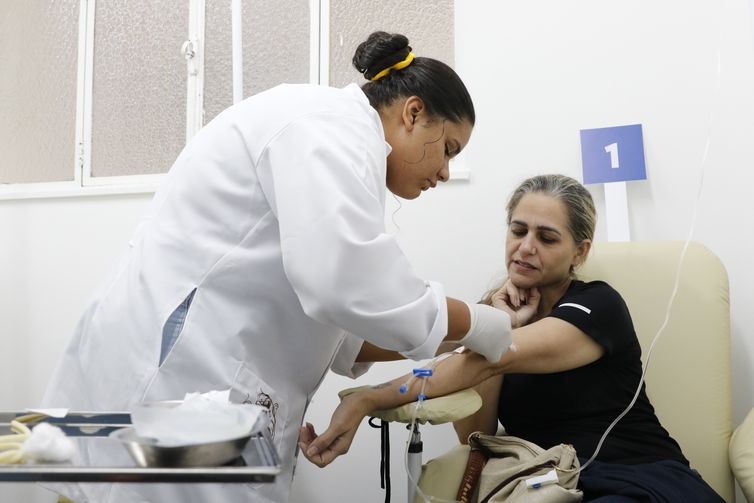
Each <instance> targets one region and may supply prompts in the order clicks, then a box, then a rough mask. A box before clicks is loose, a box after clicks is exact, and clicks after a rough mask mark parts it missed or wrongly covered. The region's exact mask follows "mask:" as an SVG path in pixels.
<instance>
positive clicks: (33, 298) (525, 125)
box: [0, 0, 754, 503]
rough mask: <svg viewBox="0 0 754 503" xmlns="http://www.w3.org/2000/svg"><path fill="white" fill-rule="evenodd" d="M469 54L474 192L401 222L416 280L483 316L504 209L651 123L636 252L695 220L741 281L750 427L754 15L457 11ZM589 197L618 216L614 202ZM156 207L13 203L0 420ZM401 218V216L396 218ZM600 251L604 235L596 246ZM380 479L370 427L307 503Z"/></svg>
mask: <svg viewBox="0 0 754 503" xmlns="http://www.w3.org/2000/svg"><path fill="white" fill-rule="evenodd" d="M456 39H457V47H456V67H457V69H458V70H459V72H460V73H461V75H462V76H463V78H464V79H465V80H466V82H467V84H468V85H469V88H470V91H471V93H472V95H473V97H474V100H475V103H476V107H477V114H478V120H477V127H476V131H475V133H474V136H473V137H472V141H471V143H470V145H469V147H468V152H467V153H466V163H467V165H468V166H469V167H470V168H471V170H472V175H471V179H470V180H469V181H457V182H451V183H449V184H447V185H446V186H443V187H441V188H439V189H437V190H435V191H433V192H431V193H426V194H425V195H423V196H422V197H421V198H420V199H419V200H418V201H412V202H404V203H403V205H402V207H401V209H400V210H399V211H398V213H397V214H396V215H395V217H394V219H395V221H396V222H397V224H398V226H399V229H398V230H397V235H398V239H399V240H400V242H401V245H402V246H403V248H404V250H405V251H406V253H407V255H408V256H409V258H410V259H411V260H412V262H413V263H414V265H415V267H416V269H417V271H418V272H419V273H420V274H422V275H424V276H426V277H427V278H432V279H437V280H440V281H441V282H443V283H444V284H445V286H446V288H447V291H448V293H449V294H450V295H454V296H456V297H459V298H463V299H466V300H469V301H473V300H475V299H476V298H477V297H478V296H479V295H480V293H481V292H482V291H483V290H485V289H486V287H487V286H488V284H489V282H490V280H491V278H493V277H494V276H496V275H497V274H499V273H500V272H501V258H502V255H503V248H502V244H503V230H504V214H503V207H504V203H505V200H506V198H507V196H508V194H509V192H510V190H511V189H512V188H513V187H514V186H515V185H516V183H518V182H519V181H520V180H521V179H522V178H524V177H526V176H529V175H531V174H535V173H542V172H562V173H566V174H569V175H571V176H574V177H577V178H580V177H581V173H580V162H581V159H580V150H579V134H578V132H579V129H582V128H594V127H603V126H614V125H624V124H634V123H641V124H642V125H643V127H644V146H645V151H646V160H647V174H648V177H649V179H648V180H647V181H641V182H630V183H629V184H628V197H629V201H630V205H631V231H632V237H633V239H635V240H651V239H685V237H686V235H687V233H688V231H689V228H690V225H691V217H692V213H693V209H694V207H695V205H697V204H698V220H697V223H696V229H695V232H694V239H695V240H697V241H699V242H701V243H703V244H705V245H706V246H707V247H709V248H710V249H712V250H713V251H714V252H715V253H717V254H718V255H719V256H720V258H721V259H722V260H723V263H724V264H725V266H726V267H727V269H728V272H729V275H730V286H731V301H732V306H731V307H732V312H731V315H732V321H733V323H732V330H733V334H732V335H733V365H734V367H733V379H734V390H733V391H734V410H733V413H734V422H735V423H738V422H739V421H740V420H741V419H743V417H744V415H745V414H746V412H747V411H748V410H749V409H750V408H751V407H752V406H754V371H752V364H753V363H754V339H752V338H751V337H749V336H748V333H747V331H746V328H747V327H751V326H754V310H752V309H751V308H750V306H752V305H754V291H753V290H752V288H751V283H752V279H754V277H752V273H751V268H750V265H749V258H750V257H752V256H754V218H753V217H752V210H751V209H750V207H749V198H750V192H751V186H752V185H754V183H753V182H754V172H753V171H752V165H751V164H752V162H751V159H752V158H753V157H754V141H752V138H754V72H753V71H752V70H753V69H754V65H753V63H754V43H753V42H752V29H751V13H750V7H749V2H748V0H725V1H721V0H706V1H702V0H693V1H681V0H665V1H663V2H657V1H655V0H631V1H629V0H613V1H605V0H578V1H571V2H561V1H558V0H540V1H536V0H529V1H527V2H492V1H488V2H457V3H456ZM718 56H719V57H720V71H719V72H718ZM707 138H709V139H710V147H709V154H708V156H707V159H706V163H705V164H704V166H703V167H704V173H705V177H704V185H703V188H702V191H701V196H700V198H699V200H698V203H697V188H698V186H699V181H700V178H701V171H702V158H703V154H704V149H705V144H706V141H707ZM591 189H592V192H593V194H594V195H595V199H596V201H597V203H598V207H599V210H600V214H601V215H604V197H603V196H602V190H601V187H599V186H593V187H591ZM147 201H148V197H147V196H111V197H98V198H81V199H75V198H73V199H70V198H69V199H49V200H36V201H35V200H30V201H6V202H0V320H2V321H0V334H2V336H3V339H2V340H3V342H4V348H3V350H2V351H0V378H1V379H2V380H1V381H0V390H1V391H0V409H14V408H19V407H25V406H28V405H30V404H33V403H35V402H36V401H37V400H38V399H39V398H40V397H41V393H42V391H43V389H44V384H45V382H46V380H47V377H48V376H49V373H50V371H51V368H50V367H51V366H52V365H53V364H54V361H55V360H56V357H57V355H58V354H59V352H60V351H61V350H62V347H63V345H64V343H65V340H66V338H67V337H68V336H69V334H70V333H71V331H72V329H73V326H74V324H75V322H76V319H77V317H78V315H79V313H80V312H81V310H82V309H83V307H84V305H85V302H86V299H87V297H88V296H89V295H90V294H91V293H92V292H93V291H94V289H95V288H96V286H97V285H98V284H99V281H100V280H101V278H102V277H103V275H104V274H105V272H106V271H107V270H108V268H109V267H110V266H111V265H112V264H113V263H114V262H115V261H116V260H117V258H118V256H119V254H120V252H121V250H122V249H123V247H124V246H125V244H126V242H127V240H128V238H129V236H130V234H131V232H132V230H133V228H134V226H135V225H136V222H137V221H138V219H139V217H140V215H141V213H142V212H143V210H144V208H145V205H146V202H147ZM390 205H391V208H390V211H389V213H391V212H392V210H393V209H394V207H395V206H396V205H395V203H393V202H392V201H391V203H390ZM390 220H391V219H390V218H388V221H390ZM389 227H390V228H391V229H393V230H395V229H394V226H393V224H392V223H390V224H389ZM604 236H605V229H604V224H600V226H599V227H598V236H597V237H598V239H604ZM648 287H651V286H649V285H648ZM658 350H661V347H660V348H659V349H658ZM411 366H412V365H411V364H410V363H393V364H383V365H379V366H377V367H376V368H374V369H373V370H371V371H370V372H369V373H368V374H367V376H365V377H364V378H362V379H361V380H359V381H358V382H356V383H354V382H353V381H349V380H347V379H344V378H341V377H339V376H334V375H332V376H329V377H328V378H327V379H326V380H325V381H324V383H323V385H322V388H321V390H320V392H319V393H318V395H317V397H316V398H315V400H314V402H313V403H312V405H311V408H310V410H309V413H308V415H307V420H309V421H311V422H312V423H314V424H315V425H316V427H317V428H318V429H319V430H321V429H323V428H324V427H325V426H326V425H327V422H328V420H329V414H330V412H331V411H332V410H333V409H334V408H335V405H336V403H337V397H336V392H337V391H338V390H340V389H342V388H345V387H349V386H354V385H357V384H363V383H377V382H382V381H384V380H387V379H389V378H392V377H394V376H395V375H397V374H398V373H401V372H403V371H405V370H407V369H409V368H410V367H411ZM422 431H423V436H424V439H425V444H426V445H425V457H430V456H434V455H437V454H439V453H440V452H442V451H444V450H445V449H447V448H448V447H449V446H451V445H452V444H453V443H454V437H453V434H452V432H451V430H450V428H449V427H447V426H440V427H425V428H424V429H423V430H422ZM392 433H393V442H392V453H393V456H392V466H393V470H392V471H393V501H397V502H399V501H402V495H403V488H404V486H405V475H404V470H403V469H402V468H401V465H402V455H401V452H400V451H401V449H402V446H403V445H404V440H405V438H406V433H407V432H406V430H405V429H403V428H401V427H400V426H397V425H395V426H393V427H392ZM378 469H379V434H378V432H377V431H376V430H371V429H370V428H368V427H367V426H366V425H365V426H364V427H363V428H362V429H361V430H360V431H359V433H358V434H357V436H356V439H355V442H354V445H353V447H352V452H351V453H350V454H349V455H348V456H346V457H344V458H342V459H340V460H338V461H336V462H335V463H334V464H333V465H331V466H330V467H328V468H326V469H324V470H320V469H318V468H316V467H314V466H313V465H311V464H309V463H308V462H307V461H306V460H304V459H303V458H302V460H301V462H300V464H299V467H298V471H297V479H296V481H295V482H294V489H293V501H296V502H302V503H303V502H315V503H316V502H325V501H328V502H329V501H363V502H378V501H382V500H383V495H382V493H381V491H379V471H378ZM32 492H33V493H34V494H36V495H37V496H36V497H37V498H38V501H48V498H45V497H44V496H42V492H41V490H34V491H32V490H30V489H29V488H28V486H18V485H16V486H9V485H5V486H3V485H0V495H2V496H3V498H2V499H3V500H4V501H6V500H19V501H20V500H22V499H23V500H25V501H30V500H31V495H30V494H31V493H32ZM14 495H17V497H16V498H14V497H13V496H14ZM22 495H23V498H22Z"/></svg>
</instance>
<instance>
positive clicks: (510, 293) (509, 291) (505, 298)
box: [492, 279, 540, 328]
mask: <svg viewBox="0 0 754 503" xmlns="http://www.w3.org/2000/svg"><path fill="white" fill-rule="evenodd" d="M539 300H540V295H539V290H537V288H536V287H533V288H528V289H523V288H518V287H517V286H516V285H514V284H513V283H511V280H510V279H508V280H506V281H505V283H504V284H503V286H502V287H500V289H499V290H498V291H497V292H495V293H494V294H493V295H492V307H496V308H498V309H501V310H503V311H505V312H506V313H508V314H509V315H510V317H511V326H512V327H513V328H519V327H523V326H524V325H527V324H528V323H529V322H530V321H531V320H532V318H533V317H534V315H535V314H537V308H538V307H539Z"/></svg>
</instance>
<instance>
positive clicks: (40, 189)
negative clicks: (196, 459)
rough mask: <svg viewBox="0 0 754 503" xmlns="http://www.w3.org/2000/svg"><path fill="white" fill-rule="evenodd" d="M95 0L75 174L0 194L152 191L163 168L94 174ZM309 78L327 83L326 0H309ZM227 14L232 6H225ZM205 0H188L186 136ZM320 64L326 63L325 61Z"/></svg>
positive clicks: (8, 187)
mask: <svg viewBox="0 0 754 503" xmlns="http://www.w3.org/2000/svg"><path fill="white" fill-rule="evenodd" d="M96 3H97V0H80V7H79V9H80V11H79V36H78V58H77V82H76V125H75V127H76V135H75V142H76V148H75V155H74V159H72V162H71V169H72V170H73V180H70V181H63V182H35V183H8V184H0V200H9V199H37V198H51V197H80V196H90V195H92V196H94V195H106V194H138V193H151V192H154V191H155V190H156V188H157V187H158V186H159V184H160V181H161V180H162V179H163V178H164V176H165V174H164V173H160V174H148V175H123V176H92V155H91V152H92V94H93V83H94V72H93V66H94V18H95V9H96ZM309 13H310V28H311V29H310V39H309V47H310V51H309V81H310V82H311V83H314V84H323V85H327V81H328V66H327V62H328V60H329V58H328V54H329V43H328V38H327V34H328V33H329V30H328V27H329V0H309ZM228 15H230V12H228ZM204 29H205V0H189V20H188V38H187V43H189V42H190V43H191V44H193V50H194V56H193V57H191V58H189V57H187V64H186V89H187V97H186V140H187V141H188V140H189V139H190V138H191V137H193V136H194V134H196V132H197V131H199V129H201V127H202V125H203V122H204ZM323 65H324V66H323Z"/></svg>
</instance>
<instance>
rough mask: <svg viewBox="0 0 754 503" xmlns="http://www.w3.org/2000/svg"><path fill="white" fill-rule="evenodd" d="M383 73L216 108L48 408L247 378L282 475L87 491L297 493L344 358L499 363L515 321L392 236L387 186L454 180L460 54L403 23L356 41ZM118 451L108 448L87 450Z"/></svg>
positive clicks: (153, 210)
mask: <svg viewBox="0 0 754 503" xmlns="http://www.w3.org/2000/svg"><path fill="white" fill-rule="evenodd" d="M353 64H354V66H355V67H356V68H357V69H358V70H359V72H361V73H362V74H363V75H364V76H365V77H366V79H368V80H369V82H367V83H366V84H365V85H364V86H363V87H361V88H359V87H358V86H356V85H355V84H352V85H349V86H347V87H345V88H343V89H335V88H328V87H319V86H312V85H281V86H278V87H276V88H274V89H271V90H269V91H266V92H263V93H260V94H258V95H255V96H252V97H250V98H248V99H246V100H245V101H243V102H241V103H238V104H236V105H234V106H232V107H230V108H228V109H227V110H225V111H224V112H222V113H221V114H220V115H218V116H217V118H215V119H214V120H213V121H212V122H210V123H209V124H207V125H206V126H205V127H204V128H203V129H202V130H201V131H199V133H198V134H197V135H196V136H195V138H194V139H192V140H191V142H189V143H188V144H187V145H186V147H185V148H184V150H183V151H182V152H181V154H180V155H179V156H178V158H177V160H176V161H175V164H174V165H173V166H172V168H171V169H170V171H169V172H168V174H167V175H166V177H165V180H164V183H163V184H162V186H161V187H160V189H159V190H158V191H157V193H156V194H155V197H154V200H153V201H152V203H151V205H150V206H149V208H148V210H147V213H146V216H145V218H144V219H143V221H142V222H141V223H140V224H139V226H138V227H137V229H136V231H135V234H134V236H133V238H132V239H131V241H130V242H129V246H128V250H127V253H126V255H125V257H124V258H123V260H122V262H121V263H120V264H119V265H118V267H117V268H116V269H115V270H114V271H113V273H112V275H111V276H110V277H109V279H108V280H107V281H106V282H105V284H104V286H103V287H102V289H101V290H100V291H99V292H98V293H97V294H96V296H95V297H94V299H93V300H92V302H91V304H90V305H89V307H88V309H87V310H86V311H85V313H84V315H83V317H82V318H81V321H80V323H79V325H78V327H77V329H76V333H75V335H74V337H73V339H72V341H71V342H70V344H69V346H68V348H67V350H66V352H65V354H64V356H63V358H62V361H61V362H60V364H59V366H58V368H57V370H56V373H55V375H54V377H53V380H52V382H51V384H50V386H49V388H48V390H47V393H46V396H45V399H44V405H45V406H48V407H69V408H72V409H78V410H128V409H130V408H131V407H132V406H133V405H134V404H137V403H139V402H143V401H151V400H166V399H179V398H182V397H183V396H184V394H185V393H187V392H195V391H200V392H206V391H210V390H215V389H216V390H221V389H228V388H230V389H231V398H232V400H234V401H238V402H247V403H257V404H260V405H263V406H265V407H267V409H268V411H269V415H270V423H269V428H270V433H271V435H272V436H273V441H274V444H275V446H276V448H277V450H278V452H279V453H280V456H281V458H282V463H283V473H282V474H281V475H279V476H278V478H277V480H276V482H275V483H274V484H262V485H259V486H246V485H243V484H228V485H184V486H181V485H160V484H151V485H146V484H145V485H143V486H141V485H134V484H120V485H114V486H111V487H108V486H101V485H83V486H81V487H78V488H74V489H72V490H71V494H70V495H69V496H70V497H72V498H73V499H74V500H75V501H77V502H78V503H81V502H83V501H87V500H91V501H98V502H101V501H102V502H104V501H110V502H115V501H183V502H193V501H196V502H198V501H255V502H256V501H275V502H280V501H286V500H287V499H288V492H289V488H290V484H291V478H292V473H293V465H294V461H295V452H296V445H297V439H298V433H299V427H300V426H301V423H302V421H303V417H304V412H305V410H306V406H307V404H308V403H309V401H310V400H311V397H312V395H313V394H314V392H315V391H316V389H317V387H318V386H319V384H320V382H321V381H322V379H323V378H324V376H325V374H326V372H327V370H328V369H329V368H333V370H335V371H336V372H339V373H342V374H345V375H351V376H356V375H359V374H360V373H363V372H364V371H365V370H366V369H367V368H368V363H367V362H370V361H378V360H385V359H394V358H395V357H396V356H400V357H406V358H412V359H424V358H428V357H431V356H433V355H435V353H436V352H437V351H438V346H439V345H440V344H441V343H442V342H443V341H454V342H457V343H458V344H461V345H464V346H466V347H467V348H469V349H471V350H472V351H475V352H477V353H480V354H482V355H483V356H485V357H486V358H487V359H488V360H490V361H497V360H499V359H500V357H501V355H502V354H503V352H504V351H505V350H506V349H507V347H508V346H509V345H510V342H511V335H510V330H511V326H510V318H509V316H508V315H507V314H505V313H504V312H503V311H499V310H496V309H494V308H492V307H489V306H484V305H477V304H474V305H473V306H471V307H469V305H468V304H466V303H465V302H462V301H459V300H454V299H451V298H447V297H446V296H445V292H444V291H443V288H442V286H441V285H439V284H437V283H434V282H431V281H425V280H424V279H422V278H420V277H418V276H417V275H416V274H415V273H414V272H413V270H412V268H411V265H410V264H409V262H408V260H407V259H406V257H405V256H404V255H403V253H402V252H401V250H400V248H399V247H398V244H397V243H396V241H395V239H394V238H393V237H391V236H390V235H388V234H386V233H385V228H384V213H385V192H386V191H385V188H386V187H387V189H388V190H390V191H391V192H392V193H394V194H396V195H397V196H400V197H403V198H406V199H414V198H416V197H419V195H421V193H422V192H423V191H425V190H428V189H430V188H433V187H435V185H436V184H437V183H438V182H444V181H446V180H447V179H448V161H449V160H450V159H452V158H453V157H454V156H456V155H457V154H458V153H459V152H461V150H463V148H464V147H465V146H466V144H467V142H468V141H469V137H470V135H471V131H472V128H473V125H474V120H475V114H474V106H473V104H472V101H471V98H470V96H469V94H468V92H467V90H466V87H465V86H464V84H463V83H462V81H461V80H460V78H459V77H458V75H456V73H455V72H454V71H453V70H452V69H451V68H450V67H448V66H447V65H445V64H443V63H441V62H439V61H436V60H433V59H430V58H422V57H414V54H413V53H412V52H411V47H409V45H408V39H407V38H406V37H404V36H402V35H390V34H387V33H384V32H376V33H373V34H372V35H370V36H369V38H368V39H367V40H366V41H365V42H363V43H362V44H361V45H360V46H359V47H358V48H357V50H356V53H355V55H354V57H353ZM82 456H84V458H85V461H86V462H90V463H93V464H106V463H107V462H108V459H111V458H108V457H107V454H106V453H103V452H100V451H85V452H83V453H82Z"/></svg>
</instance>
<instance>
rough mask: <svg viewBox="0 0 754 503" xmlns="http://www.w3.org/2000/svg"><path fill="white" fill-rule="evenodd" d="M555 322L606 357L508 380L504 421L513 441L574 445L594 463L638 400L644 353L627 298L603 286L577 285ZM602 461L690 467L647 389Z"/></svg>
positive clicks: (573, 284) (500, 414)
mask: <svg viewBox="0 0 754 503" xmlns="http://www.w3.org/2000/svg"><path fill="white" fill-rule="evenodd" d="M548 316H551V317H554V318H560V319H561V320H564V321H566V322H568V323H571V324H572V325H574V326H576V327H577V328H579V329H580V330H581V331H582V332H584V333H585V334H587V335H588V336H589V337H591V338H592V339H594V340H595V341H596V342H597V343H598V344H599V345H600V346H602V347H603V348H604V350H605V352H604V355H603V356H602V357H601V358H600V359H599V360H597V361H595V362H593V363H590V364H589V365H586V366H584V367H580V368H576V369H572V370H568V371H565V372H557V373H554V374H506V375H505V377H504V379H503V387H502V389H501V392H500V402H499V405H498V418H499V419H500V422H501V423H502V425H503V426H504V427H505V430H506V432H507V433H508V434H510V435H514V436H517V437H521V438H524V439H526V440H529V441H532V442H534V443H536V444H539V445H540V446H542V447H544V448H549V447H551V446H553V445H557V444H561V443H564V444H571V445H573V446H574V448H575V449H576V453H577V454H578V456H579V457H581V458H589V457H591V456H592V454H593V453H594V450H595V448H596V447H597V443H598V442H599V439H600V437H601V436H602V434H603V433H604V432H605V430H606V429H607V427H608V426H609V425H610V423H612V422H613V420H614V419H615V418H616V417H618V415H619V414H620V413H621V412H622V411H623V410H624V409H625V408H626V406H627V405H628V404H629V403H630V402H631V399H632V398H633V395H634V393H636V386H637V384H638V383H639V379H640V378H641V371H642V367H641V347H640V346H639V341H638V339H637V338H636V332H635V331H634V326H633V322H632V321H631V315H630V314H629V312H628V308H627V307H626V304H625V302H624V301H623V298H622V297H621V296H620V294H619V293H618V292H617V291H615V290H614V289H613V288H612V287H611V286H610V285H608V284H607V283H605V282H603V281H593V282H590V283H585V282H583V281H572V282H571V285H570V286H569V288H568V291H567V292H566V293H565V295H563V297H562V298H561V299H560V300H559V301H558V302H556V303H555V308H554V309H553V310H552V312H551V313H550V314H549V315H548ZM597 459H598V460H601V461H608V462H617V463H626V464H636V463H650V462H654V461H659V460H668V459H669V460H676V461H680V462H682V463H684V464H686V465H688V461H687V460H686V458H685V457H684V455H683V453H682V452H681V449H680V447H679V446H678V443H677V442H676V441H675V440H673V439H672V438H671V437H670V435H669V434H668V432H667V431H666V430H665V429H664V428H663V427H662V425H660V422H659V420H658V419H657V416H656V415H655V412H654V408H653V407H652V404H651V403H649V399H648V398H647V394H646V387H645V386H642V389H641V393H640V394H639V397H638V398H637V400H636V403H635V404H634V406H633V407H632V408H631V410H630V411H629V412H628V414H626V415H625V416H624V417H623V418H622V419H621V420H620V421H619V422H618V424H617V425H616V426H615V427H614V428H613V430H612V431H611V432H610V434H609V435H608V436H607V439H606V440H605V442H604V444H603V445H602V448H601V449H600V453H599V455H598V456H597Z"/></svg>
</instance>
